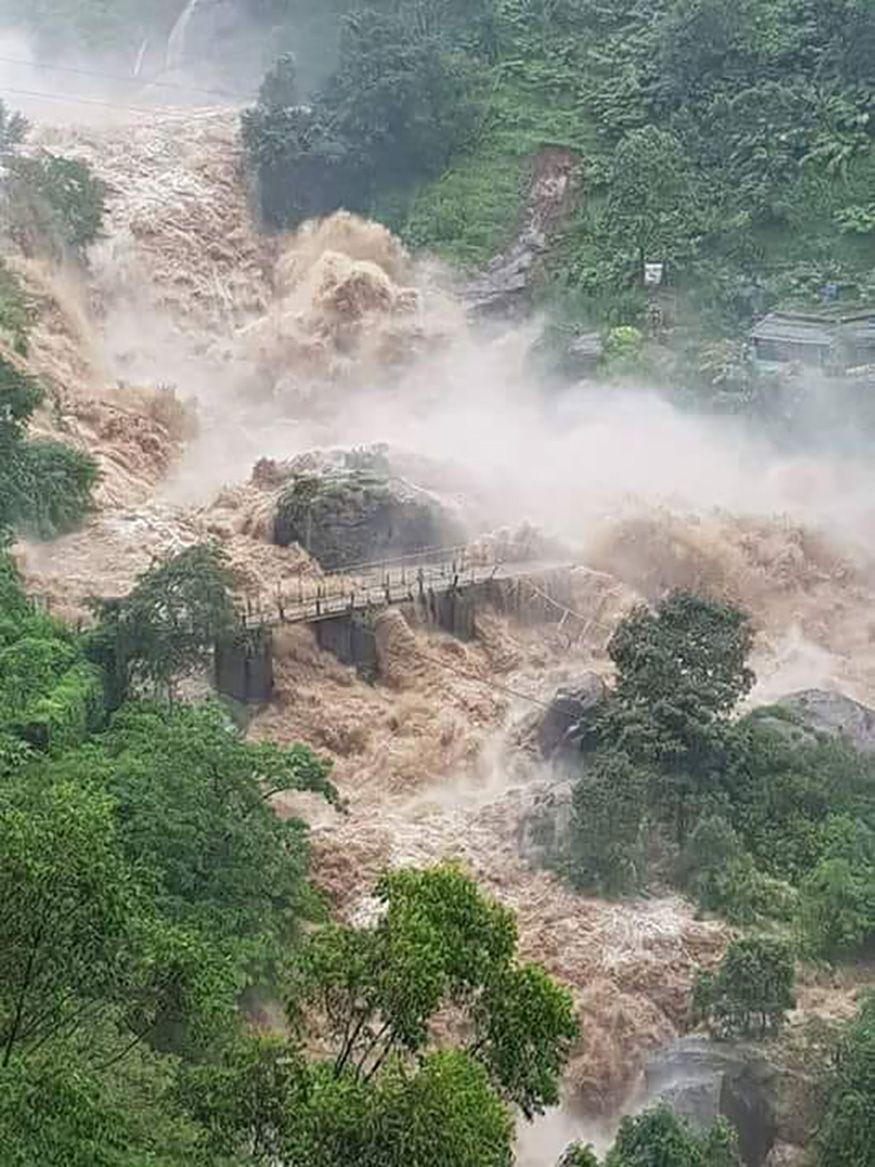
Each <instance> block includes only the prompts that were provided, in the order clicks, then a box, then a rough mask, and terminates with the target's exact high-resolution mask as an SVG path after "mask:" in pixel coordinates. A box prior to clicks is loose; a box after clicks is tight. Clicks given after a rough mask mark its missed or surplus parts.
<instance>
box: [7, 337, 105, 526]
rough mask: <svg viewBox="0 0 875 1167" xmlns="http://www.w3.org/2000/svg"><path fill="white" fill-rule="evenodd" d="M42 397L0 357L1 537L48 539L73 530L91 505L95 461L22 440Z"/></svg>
mask: <svg viewBox="0 0 875 1167" xmlns="http://www.w3.org/2000/svg"><path fill="white" fill-rule="evenodd" d="M43 398H44V391H43V389H42V387H41V385H39V384H38V383H37V382H36V381H35V380H34V378H33V377H31V376H30V375H29V374H28V373H26V372H25V371H24V369H23V368H22V367H21V366H20V364H19V363H18V362H17V361H13V359H12V358H11V357H10V358H9V359H7V358H6V357H4V356H3V355H2V354H0V533H2V532H4V531H6V532H9V531H10V530H16V529H18V530H23V531H26V532H28V533H29V534H31V535H35V536H37V537H41V538H47V537H51V536H52V535H56V534H60V533H63V532H64V531H68V530H70V529H71V528H73V527H75V526H76V525H77V524H78V523H79V522H80V521H81V520H82V518H83V517H84V516H85V514H86V513H87V512H88V510H89V509H90V507H91V492H92V490H93V488H94V485H95V483H96V481H97V465H96V463H95V462H94V459H93V458H91V456H90V455H88V454H85V453H83V452H82V451H80V450H77V449H75V448H74V447H72V446H68V445H66V444H63V443H61V442H53V441H47V440H44V439H34V440H30V441H28V440H27V424H28V421H29V420H30V418H31V417H32V415H33V414H34V412H35V411H36V409H37V408H38V407H39V405H40V404H41V403H42V401H43Z"/></svg>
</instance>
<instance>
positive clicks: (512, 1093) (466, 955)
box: [187, 867, 577, 1167]
mask: <svg viewBox="0 0 875 1167" xmlns="http://www.w3.org/2000/svg"><path fill="white" fill-rule="evenodd" d="M375 894H376V899H377V901H378V903H379V904H380V906H381V910H382V914H381V916H380V918H379V920H378V921H377V923H376V925H375V926H373V927H370V928H350V927H341V926H337V925H331V926H328V927H325V928H322V929H320V930H319V931H317V932H315V933H314V934H313V935H312V936H311V937H310V938H309V939H308V940H307V941H306V943H305V944H303V945H302V946H301V947H300V949H299V950H298V953H297V955H296V957H295V958H294V960H293V961H292V963H291V965H290V969H289V1001H288V1013H289V1019H290V1022H291V1023H292V1026H293V1029H294V1031H295V1032H296V1033H297V1034H298V1035H299V1036H300V1037H302V1038H303V1037H305V1036H306V1035H308V1034H309V1035H310V1037H311V1038H312V1039H313V1041H315V1042H316V1044H317V1045H319V1046H320V1047H322V1048H323V1049H324V1051H325V1053H324V1054H323V1056H322V1057H320V1058H319V1059H317V1060H315V1061H308V1060H307V1059H306V1058H305V1057H304V1056H303V1055H302V1053H301V1052H300V1049H299V1047H298V1046H296V1045H291V1046H289V1045H286V1044H284V1043H282V1042H280V1041H276V1040H269V1041H250V1042H248V1043H245V1044H244V1047H243V1048H242V1050H241V1049H237V1050H232V1051H231V1052H230V1054H229V1056H228V1057H227V1059H226V1062H225V1063H224V1064H223V1065H218V1066H217V1065H213V1066H210V1067H208V1068H204V1069H200V1070H195V1071H193V1072H192V1073H191V1074H190V1075H189V1077H188V1082H187V1092H188V1098H189V1105H190V1106H191V1107H192V1109H193V1112H194V1113H195V1114H197V1115H198V1116H199V1117H200V1119H201V1121H203V1122H205V1123H206V1125H207V1126H208V1127H209V1128H210V1129H211V1130H212V1131H214V1132H215V1136H216V1148H217V1150H219V1151H221V1152H224V1153H234V1152H237V1151H239V1149H240V1147H241V1146H244V1145H245V1146H251V1147H253V1150H252V1156H253V1161H254V1162H257V1163H262V1162H264V1163H268V1162H272V1161H274V1160H275V1159H276V1158H279V1159H281V1160H282V1161H283V1162H285V1163H288V1164H289V1165H290V1167H305V1165H308V1167H309V1165H319V1167H342V1165H344V1164H346V1163H351V1162H354V1163H361V1164H373V1167H378V1165H381V1167H392V1165H394V1164H398V1167H403V1165H406V1164H409V1163H415V1164H421V1165H422V1167H429V1165H431V1164H434V1165H435V1167H437V1165H438V1164H440V1165H441V1167H507V1165H509V1164H510V1162H511V1144H512V1121H511V1112H510V1110H509V1108H508V1104H509V1103H516V1104H517V1105H518V1106H520V1107H521V1108H522V1110H523V1111H524V1112H525V1113H526V1114H528V1115H531V1114H533V1113H536V1112H540V1111H542V1110H543V1109H544V1107H546V1106H549V1105H552V1104H554V1103H555V1102H556V1101H557V1100H558V1083H559V1076H560V1073H561V1070H562V1067H563V1065H564V1062H565V1060H566V1058H567V1056H568V1054H569V1052H570V1048H571V1044H572V1042H573V1041H574V1039H575V1037H576V1035H577V1026H576V1023H575V1021H574V1017H573V1010H572V1004H571V998H570V995H569V994H568V993H567V992H566V991H565V990H563V989H560V988H559V987H558V986H557V985H555V984H554V983H553V982H552V981H551V980H550V979H549V977H547V976H546V974H545V973H544V972H543V971H542V970H541V969H540V968H538V967H537V966H536V965H526V964H520V963H519V962H518V961H517V959H516V955H515V949H516V928H515V924H514V920H513V916H512V915H511V913H510V912H508V911H507V910H506V909H505V908H502V907H501V906H500V905H498V904H497V903H495V902H494V901H491V900H489V899H487V898H486V897H485V896H484V895H483V894H482V893H481V892H479V891H478V889H477V887H476V885H475V884H474V883H473V882H472V881H471V879H470V878H468V877H467V876H466V875H465V874H464V873H463V872H462V871H461V870H459V869H458V868H455V867H438V868H435V869H432V870H426V871H415V870H402V871H396V872H392V873H391V874H388V875H386V876H384V877H383V879H382V880H381V881H380V883H379V884H378V886H377V888H376V890H375ZM450 1007H453V1008H454V1011H458V1014H459V1015H458V1016H457V1018H456V1019H455V1021H454V1023H453V1032H454V1033H455V1032H458V1037H457V1038H456V1046H457V1048H452V1049H447V1048H442V1049H441V1048H439V1047H438V1045H437V1044H436V1043H435V1040H434V1035H433V1030H432V1022H433V1020H434V1018H435V1017H436V1016H437V1015H438V1014H439V1013H441V1012H442V1011H444V1010H446V1009H447V1008H450ZM441 1044H442V1045H444V1046H445V1045H446V1043H441ZM304 1046H305V1047H307V1046H309V1043H307V1042H305V1043H304Z"/></svg>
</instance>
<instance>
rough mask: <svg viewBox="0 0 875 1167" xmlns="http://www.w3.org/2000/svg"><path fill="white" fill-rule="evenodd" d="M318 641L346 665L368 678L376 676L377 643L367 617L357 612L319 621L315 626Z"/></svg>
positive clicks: (320, 645)
mask: <svg viewBox="0 0 875 1167" xmlns="http://www.w3.org/2000/svg"><path fill="white" fill-rule="evenodd" d="M314 628H315V632H316V642H317V644H318V645H319V647H320V648H322V649H324V650H325V651H326V652H330V653H331V654H332V655H333V656H336V657H337V659H338V660H339V661H340V662H341V664H344V665H354V666H355V668H356V669H357V670H358V671H359V672H360V673H361V674H362V675H363V676H366V677H373V676H376V673H377V664H378V662H377V642H376V640H375V638H374V630H373V628H372V627H371V622H370V620H369V619H368V618H367V614H360V613H358V612H352V613H346V614H344V615H343V616H335V617H333V618H332V619H330V620H319V621H318V622H317V623H316V624H315V625H314Z"/></svg>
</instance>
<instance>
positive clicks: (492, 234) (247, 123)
mask: <svg viewBox="0 0 875 1167" xmlns="http://www.w3.org/2000/svg"><path fill="white" fill-rule="evenodd" d="M348 7H352V6H348ZM339 22H340V28H341V31H340V38H341V50H340V52H341V59H340V64H339V66H338V68H337V72H336V73H335V74H334V75H333V76H332V77H330V78H329V79H328V81H327V82H324V83H323V84H322V85H320V86H317V88H316V89H315V91H311V92H308V93H306V94H305V93H304V92H303V91H301V93H299V95H298V100H303V99H304V97H306V101H307V105H306V108H303V107H301V106H294V105H293V104H292V102H291V99H290V98H289V97H288V95H287V96H286V97H284V98H283V100H282V101H281V102H280V103H277V102H276V101H271V100H270V99H269V97H268V95H267V93H266V92H263V94H262V99H261V101H260V103H259V104H258V105H257V106H256V107H255V108H254V109H253V110H252V111H250V112H248V113H246V114H245V115H244V129H245V135H246V140H247V144H248V149H249V154H250V159H251V162H252V165H253V168H254V170H255V172H256V175H257V176H258V177H259V179H260V189H261V198H262V207H263V210H264V213H265V216H266V219H267V221H268V223H269V224H275V225H281V226H290V225H294V224H295V223H297V222H298V221H300V219H301V217H303V216H305V215H308V214H314V213H322V212H325V211H328V210H331V209H333V208H335V207H337V206H340V205H344V206H347V207H348V208H350V209H353V210H359V211H362V212H364V213H368V214H372V215H375V216H376V217H378V218H382V219H383V220H384V221H386V222H387V223H388V224H389V225H390V226H392V227H393V228H394V229H396V230H398V231H399V232H400V234H401V235H402V237H403V238H404V239H405V240H406V241H407V242H408V243H409V244H410V245H411V246H413V247H415V248H423V249H428V250H432V251H435V252H437V253H438V254H440V255H442V256H443V257H444V258H446V259H448V260H450V261H451V262H453V263H455V264H457V265H459V266H460V267H462V268H463V269H467V270H473V269H475V268H477V267H480V266H482V265H483V264H484V263H485V262H486V261H487V260H488V259H489V258H491V257H492V256H493V255H494V254H496V252H498V251H499V250H500V249H501V248H502V247H503V246H504V245H505V244H506V243H507V242H509V240H510V239H511V238H512V237H513V234H514V231H515V229H516V228H517V226H518V224H519V221H520V215H521V211H522V208H523V205H524V202H525V198H526V192H527V188H528V183H529V176H530V174H531V166H532V160H533V158H534V157H535V156H536V154H537V152H538V151H539V150H541V149H543V148H544V147H561V148H566V149H568V150H569V151H571V152H572V153H573V155H574V156H575V157H576V158H577V159H578V160H579V166H578V180H577V189H578V199H577V206H576V210H574V212H573V213H572V215H571V217H570V219H569V220H568V222H567V223H566V224H565V226H564V229H563V230H562V231H561V232H560V233H559V235H558V236H557V237H556V238H554V240H553V243H552V247H551V253H550V256H549V258H548V261H547V263H546V264H545V265H544V266H543V271H542V272H541V278H540V284H539V286H538V288H537V295H538V298H539V299H540V301H541V302H542V304H544V305H545V306H547V307H549V308H550V310H551V313H552V315H553V318H554V321H555V322H556V323H557V324H558V325H559V327H560V331H562V330H564V329H565V328H566V327H568V328H571V329H587V328H591V327H596V328H601V329H604V330H609V329H610V328H614V327H617V326H619V325H633V326H637V327H639V328H641V329H643V330H644V331H646V330H647V326H648V321H649V319H650V316H649V313H648V307H649V304H650V303H651V302H652V301H651V298H649V297H648V295H647V293H646V292H645V289H644V287H643V280H642V275H643V272H642V265H643V262H644V261H645V260H654V261H661V262H664V263H665V265H666V289H665V290H664V291H663V292H661V293H660V294H659V295H658V296H657V298H656V299H657V303H658V304H659V306H660V309H661V312H662V317H663V320H666V321H667V322H668V323H669V325H670V327H671V336H670V347H671V350H672V354H671V359H668V360H663V361H661V362H660V361H657V362H656V363H655V364H654V363H653V362H652V361H651V362H650V363H649V364H648V365H646V370H647V371H648V373H649V375H650V376H651V378H656V377H659V376H660V374H662V375H663V376H664V377H665V378H666V380H667V381H671V382H672V383H676V382H677V381H678V380H681V381H685V382H688V383H691V384H693V385H695V386H696V387H697V388H698V389H699V390H700V391H701V390H707V391H708V392H709V393H710V394H711V395H712V396H716V397H718V398H720V400H721V401H722V400H723V399H724V398H726V397H727V394H728V399H729V400H730V401H734V400H738V401H740V402H741V404H742V405H744V404H745V403H748V404H749V398H751V396H753V397H756V392H757V391H756V386H752V385H751V384H750V376H749V374H747V373H746V372H745V371H744V369H743V366H741V364H740V362H739V350H738V349H737V348H735V347H733V344H732V342H733V341H734V340H735V339H736V338H738V337H740V336H741V335H742V334H743V331H744V329H745V328H746V327H747V325H748V323H749V322H750V320H751V319H752V318H753V317H755V316H756V315H758V314H761V313H762V312H764V311H765V310H766V309H767V308H769V307H770V306H772V305H775V304H782V305H812V304H816V303H818V302H819V295H820V290H821V288H822V287H823V286H824V285H825V284H827V283H836V284H837V285H838V286H839V290H840V297H841V299H842V300H843V301H844V302H847V303H858V302H867V301H869V300H871V299H875V287H873V283H872V275H871V272H872V270H873V260H875V244H873V229H875V214H873V204H872V199H871V187H872V182H873V177H875V160H873V159H875V156H873V152H872V143H873V133H875V126H873V124H872V123H871V112H870V110H871V102H872V93H873V88H875V71H873V70H875V66H873V65H872V61H873V60H875V55H873V53H872V51H871V49H872V46H873V45H875V13H873V10H872V8H871V5H869V4H868V3H866V2H865V0H756V2H754V0H750V2H743V3H740V4H736V3H730V2H729V0H657V2H656V3H654V4H647V5H642V4H640V3H637V2H635V0H621V2H619V3H616V4H610V5H608V4H603V3H599V2H598V0H551V2H549V3H545V2H544V0H478V3H476V4H473V5H470V4H469V5H465V6H460V5H457V4H455V3H454V2H453V0H398V2H397V3H385V4H382V5H381V4H379V3H374V4H372V5H371V6H368V7H362V8H361V9H353V10H352V11H351V12H348V13H347V14H346V15H345V16H343V17H340V18H339ZM414 76H418V77H420V78H425V80H423V81H421V82H420V83H419V84H415V83H414ZM291 190H294V191H295V192H296V193H295V195H294V196H293V197H292V196H290V195H289V191H291ZM289 200H290V201H289ZM664 339H665V338H664ZM717 341H723V342H724V344H723V346H722V347H721V346H720V345H716V346H715V342H717ZM644 368H645V366H642V365H640V364H639V365H638V371H639V372H640V371H643V369H644ZM627 371H628V370H627Z"/></svg>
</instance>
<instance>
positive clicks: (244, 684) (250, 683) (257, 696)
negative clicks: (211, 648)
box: [213, 627, 274, 705]
mask: <svg viewBox="0 0 875 1167" xmlns="http://www.w3.org/2000/svg"><path fill="white" fill-rule="evenodd" d="M213 659H214V667H215V678H216V689H217V690H218V691H219V692H220V693H221V694H222V695H223V696H224V697H231V698H233V699H234V700H235V701H240V702H242V703H243V704H245V705H248V704H261V703H262V702H264V701H269V700H270V698H271V696H272V695H273V683H274V677H273V634H272V633H271V631H270V629H269V628H265V627H257V628H241V629H238V631H237V632H235V633H234V634H233V635H232V636H229V637H227V638H225V639H224V640H221V641H218V642H217V643H216V647H215V652H214V658H213Z"/></svg>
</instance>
